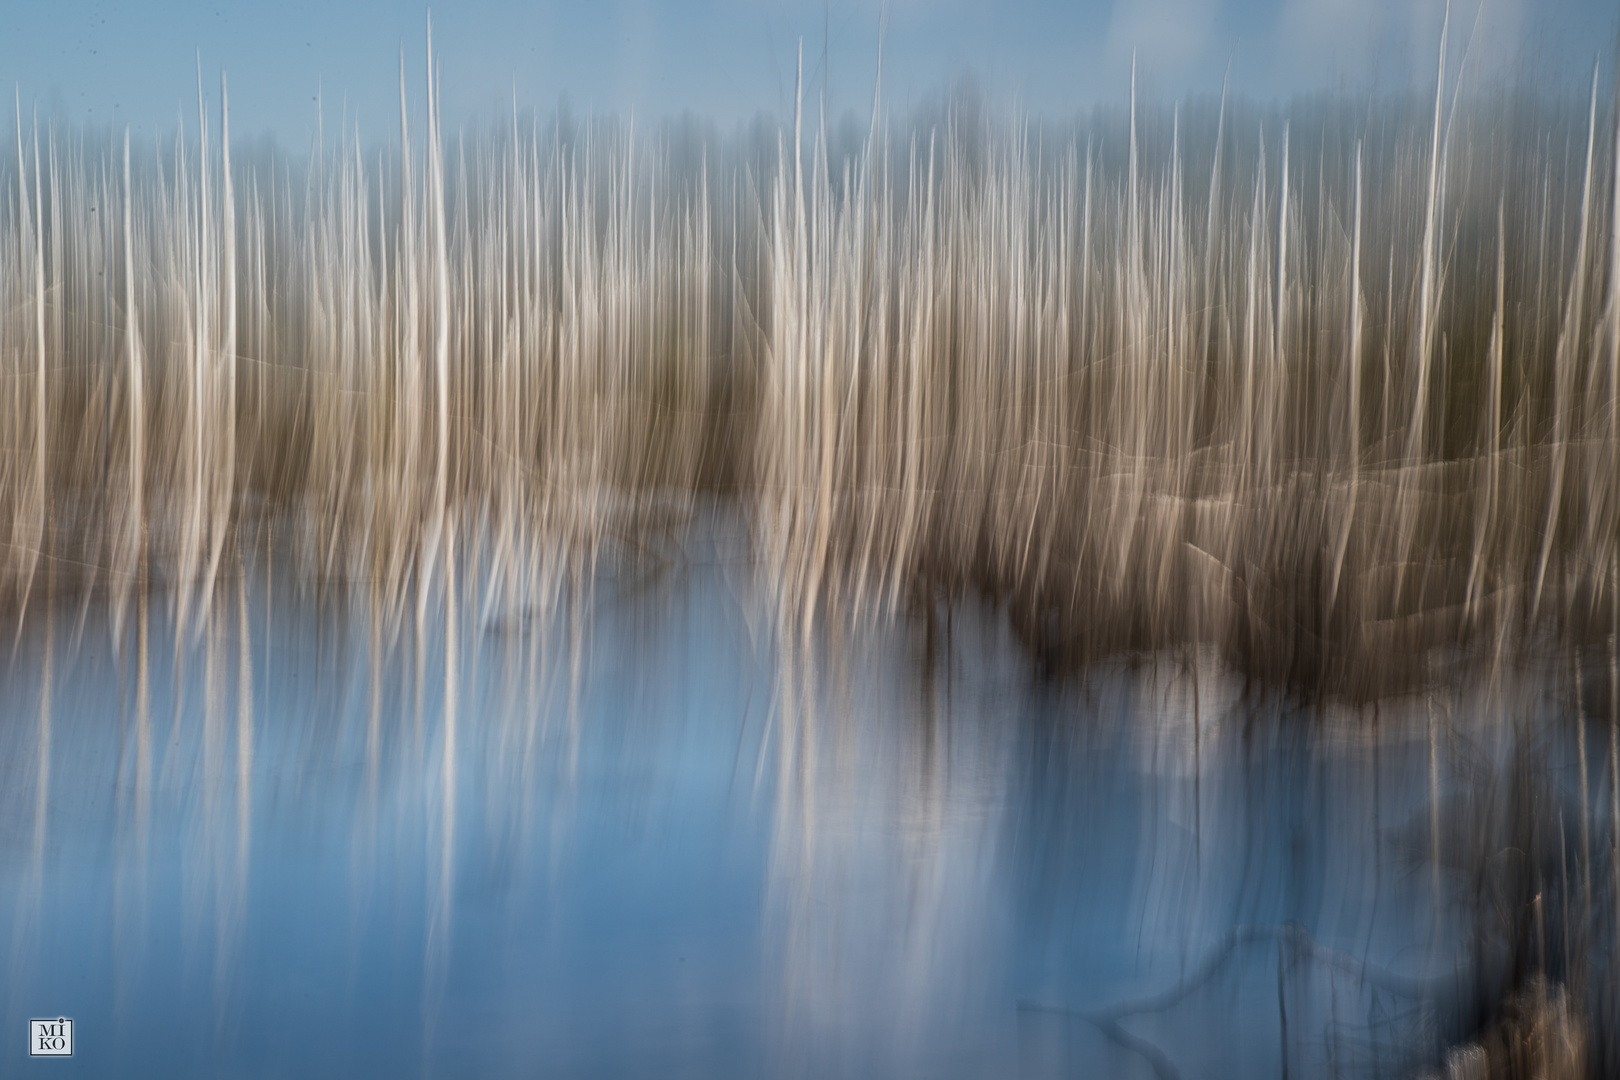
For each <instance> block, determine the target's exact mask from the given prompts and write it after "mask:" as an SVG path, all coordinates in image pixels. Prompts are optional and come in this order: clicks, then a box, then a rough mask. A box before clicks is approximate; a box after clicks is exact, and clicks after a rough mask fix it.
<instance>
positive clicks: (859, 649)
mask: <svg viewBox="0 0 1620 1080" xmlns="http://www.w3.org/2000/svg"><path fill="white" fill-rule="evenodd" d="M733 550H734V548H731V547H728V546H727V545H726V544H724V543H721V542H720V541H718V540H713V541H710V542H702V543H699V542H694V550H693V551H691V552H688V553H687V554H686V556H684V558H683V560H682V561H681V562H680V564H679V565H678V567H675V568H673V569H672V568H669V567H665V568H664V569H663V570H661V571H659V572H656V573H651V574H649V573H640V572H630V571H624V570H621V571H605V572H603V573H602V574H601V575H600V576H599V577H598V578H597V579H596V580H594V581H593V582H592V583H591V586H590V590H589V594H588V596H587V594H586V592H585V591H584V590H583V589H581V588H580V583H579V582H575V583H574V585H572V586H568V587H565V588H564V589H563V590H562V592H561V594H560V595H561V596H562V600H561V602H560V603H559V605H558V606H557V607H556V609H555V610H554V611H553V612H552V613H551V614H550V615H549V616H548V617H546V618H539V617H537V616H534V615H533V613H532V612H527V613H526V612H525V611H523V610H521V609H513V610H503V609H501V605H500V604H498V603H497V604H494V605H493V606H492V605H491V604H489V603H483V604H480V603H476V602H469V603H468V604H466V605H462V606H460V607H458V608H457V609H456V614H455V615H454V616H453V618H454V620H455V624H454V628H453V633H452V634H448V635H447V622H446V619H445V618H444V617H442V616H441V617H435V618H431V619H429V620H427V621H426V622H424V623H422V624H420V625H421V626H422V627H423V628H424V630H425V633H423V634H421V635H420V636H418V633H417V629H416V626H415V625H414V624H413V623H412V621H411V619H410V618H409V617H407V618H405V619H404V620H403V621H402V627H403V629H402V630H401V632H400V635H399V636H398V638H397V639H395V640H394V641H392V642H391V643H389V642H387V641H386V640H382V637H380V636H379V635H380V634H381V631H379V629H378V627H377V623H376V622H375V621H374V619H373V618H372V614H371V612H372V608H371V606H370V605H369V603H368V601H367V597H366V595H365V593H364V591H363V590H359V591H357V592H355V593H352V594H345V595H337V594H333V593H330V592H328V593H324V594H322V593H319V592H317V591H315V590H314V589H313V588H312V587H307V586H305V585H301V584H300V583H298V582H297V581H294V580H292V578H291V577H290V575H289V574H288V572H287V571H286V570H285V569H284V568H282V569H279V570H278V571H277V572H274V573H272V572H270V571H269V570H268V569H266V568H264V567H262V566H261V567H260V568H258V569H256V570H253V571H251V572H249V573H247V574H246V575H245V576H244V578H243V579H242V581H241V584H240V587H239V588H235V589H234V590H233V588H225V589H224V590H223V591H222V599H220V600H219V601H218V602H217V604H216V606H215V608H214V610H213V612H212V615H211V616H210V618H208V619H207V620H203V621H198V622H197V623H196V625H195V626H193V627H190V628H188V629H187V631H186V634H185V640H184V641H183V643H182V646H181V647H180V648H179V649H177V648H176V645H175V629H174V625H173V621H172V618H173V614H172V606H171V605H168V604H167V603H166V602H165V601H164V599H163V597H162V594H161V593H159V594H155V595H154V598H153V601H152V603H151V605H150V608H149V610H148V612H147V614H146V619H147V626H148V629H147V639H148V641H147V666H146V673H145V675H144V677H143V676H142V675H141V673H140V671H139V666H140V665H139V662H138V652H139V650H138V647H137V645H136V638H137V630H136V629H135V628H134V627H133V626H131V625H126V626H125V627H123V628H122V632H121V635H120V636H119V637H118V638H117V640H114V637H113V634H112V632H111V628H110V626H109V625H108V621H107V619H106V617H105V616H104V615H103V614H101V613H100V612H99V611H98V610H97V609H96V607H95V605H94V603H93V602H92V603H89V604H83V605H80V604H78V603H77V602H73V603H70V602H67V601H65V600H61V599H59V600H58V602H57V603H56V604H55V605H54V607H53V608H52V611H51V614H50V616H49V617H48V619H47V617H46V616H44V615H37V616H32V617H31V619H30V622H29V624H28V625H27V626H25V627H24V629H23V632H22V633H21V634H20V636H19V637H18V639H17V646H16V651H15V657H14V659H13V660H12V661H11V663H10V664H9V666H7V667H6V669H5V675H4V683H3V689H0V701H3V703H4V704H3V706H0V709H3V717H0V721H3V726H0V760H3V761H4V762H5V770H6V771H5V782H4V787H3V789H0V849H3V851H4V863H3V878H0V935H4V938H3V939H4V940H5V942H6V949H5V955H6V957H7V960H8V968H7V972H6V974H7V982H6V984H5V993H4V1002H5V1007H4V1013H3V1023H0V1040H3V1046H0V1054H3V1057H0V1060H3V1061H4V1062H5V1070H4V1071H5V1072H6V1073H7V1074H15V1075H32V1074H33V1073H34V1072H36V1071H45V1070H49V1071H51V1072H52V1075H53V1076H58V1075H59V1076H96V1077H145V1076H153V1077H165V1078H168V1077H192V1076H195V1077H283V1076H285V1077H293V1076H297V1077H369V1076H376V1077H397V1076H404V1075H428V1076H447V1077H448V1076H454V1077H518V1076H546V1077H573V1076H579V1077H584V1076H650V1075H658V1076H665V1077H669V1076H692V1077H727V1076H737V1077H744V1076H749V1077H752V1076H767V1075H768V1076H783V1077H829V1076H848V1077H906V1076H914V1077H952V1076H960V1077H981V1076H1026V1077H1045V1076H1071V1075H1094V1076H1095V1075H1109V1076H1118V1077H1131V1076H1154V1075H1158V1076H1164V1075H1170V1072H1167V1071H1166V1070H1171V1071H1172V1072H1175V1073H1177V1074H1180V1075H1201V1076H1221V1077H1237V1076H1243V1077H1263V1076H1280V1075H1283V1074H1284V1072H1285V1071H1286V1074H1287V1075H1289V1076H1296V1077H1297V1076H1326V1075H1382V1074H1399V1073H1402V1072H1407V1071H1410V1070H1411V1069H1413V1068H1415V1067H1417V1066H1418V1065H1420V1064H1421V1063H1423V1062H1425V1061H1429V1062H1432V1061H1436V1060H1438V1056H1439V1055H1440V1054H1441V1053H1442V1052H1443V1049H1444V1043H1445V1042H1446V1039H1447V1032H1448V1031H1453V1030H1454V1029H1456V1026H1457V1023H1458V1022H1459V1021H1458V1017H1459V1015H1460V1014H1459V1006H1458V1005H1457V1001H1458V1000H1459V994H1460V993H1461V991H1460V989H1459V988H1460V987H1461V986H1463V985H1464V984H1466V983H1467V982H1468V980H1469V979H1470V978H1472V974H1471V968H1470V965H1471V964H1473V963H1474V959H1473V958H1472V955H1473V954H1471V953H1470V952H1469V951H1468V950H1469V944H1468V938H1467V935H1466V932H1465V927H1464V919H1463V916H1462V914H1461V912H1462V907H1461V901H1460V900H1459V897H1460V896H1461V895H1462V893H1461V892H1460V891H1459V890H1461V889H1462V887H1463V886H1462V885H1461V884H1459V883H1457V882H1454V881H1453V880H1452V878H1451V876H1450V875H1442V874H1441V872H1440V870H1439V866H1440V864H1439V863H1436V862H1435V861H1434V860H1433V859H1430V858H1427V857H1426V852H1429V851H1431V850H1432V848H1431V846H1429V845H1430V842H1431V841H1432V840H1433V839H1434V837H1436V836H1438V835H1440V833H1439V831H1438V830H1439V829H1440V828H1441V826H1442V825H1445V827H1446V828H1447V829H1449V828H1451V825H1449V824H1446V823H1444V822H1442V821H1441V820H1440V818H1439V816H1437V815H1436V814H1435V813H1434V812H1433V810H1434V808H1435V807H1437V806H1439V805H1441V804H1440V803H1439V802H1436V801H1434V800H1431V798H1430V792H1431V791H1432V790H1436V789H1438V790H1440V791H1442V792H1453V793H1455V792H1457V791H1461V790H1462V789H1463V785H1464V782H1465V780H1467V777H1465V776H1464V774H1463V771H1462V770H1461V768H1460V767H1459V766H1458V765H1457V764H1456V763H1457V761H1459V760H1460V758H1459V753H1460V752H1459V751H1458V750H1457V745H1458V743H1459V741H1460V740H1463V739H1464V738H1466V740H1467V742H1468V746H1469V747H1471V750H1470V751H1469V752H1470V753H1472V754H1473V755H1474V756H1473V758H1472V759H1471V760H1473V761H1474V763H1475V765H1476V766H1477V765H1478V764H1479V763H1480V762H1489V761H1492V760H1501V759H1502V756H1503V749H1502V748H1503V747H1505V746H1507V745H1509V744H1510V743H1511V741H1512V730H1511V725H1510V724H1509V723H1508V721H1507V720H1506V719H1504V717H1506V716H1507V715H1508V714H1509V712H1510V710H1508V709H1507V708H1506V706H1501V707H1499V708H1498V707H1496V706H1493V707H1492V708H1493V709H1494V710H1495V711H1491V709H1484V707H1483V706H1481V708H1482V710H1483V711H1481V712H1480V713H1478V714H1477V716H1474V717H1473V718H1472V719H1470V720H1469V721H1468V724H1467V726H1466V729H1465V728H1464V726H1463V725H1462V724H1461V723H1460V722H1459V721H1458V720H1457V719H1456V718H1455V717H1448V716H1445V715H1442V716H1440V718H1439V719H1438V720H1436V719H1435V718H1434V706H1433V705H1432V703H1431V704H1430V705H1429V706H1428V707H1427V708H1425V707H1424V705H1423V703H1421V702H1419V703H1409V704H1408V706H1406V707H1400V706H1391V707H1389V708H1387V709H1385V710H1384V711H1383V712H1382V714H1381V715H1380V717H1379V718H1378V720H1377V721H1376V722H1377V724H1378V725H1380V726H1379V728H1378V730H1377V734H1376V737H1374V736H1373V735H1371V734H1370V733H1369V732H1370V728H1371V725H1372V724H1373V723H1374V721H1373V719H1372V718H1371V716H1370V714H1368V713H1365V712H1364V713H1362V714H1359V715H1355V714H1350V713H1339V712H1330V713H1329V715H1328V716H1326V717H1304V716H1302V715H1300V714H1297V713H1294V712H1291V711H1289V710H1287V709H1285V708H1284V707H1283V706H1282V705H1281V704H1279V703H1278V702H1276V701H1275V700H1272V699H1269V698H1266V697H1264V696H1262V695H1256V694H1253V693H1250V694H1249V695H1248V696H1245V689H1244V688H1243V687H1242V686H1241V685H1239V684H1237V683H1235V682H1234V681H1232V680H1231V679H1229V678H1226V677H1225V676H1223V675H1222V674H1221V667H1220V664H1219V663H1218V660H1217V658H1216V657H1214V656H1212V655H1208V654H1194V653H1191V652H1189V653H1185V654H1179V655H1164V656H1159V657H1149V658H1137V659H1136V660H1134V661H1132V662H1129V663H1127V662H1124V661H1122V662H1121V663H1120V664H1118V665H1116V666H1112V667H1109V668H1106V669H1099V670H1098V671H1096V672H1094V673H1093V674H1092V675H1091V676H1090V677H1088V678H1087V679H1086V680H1084V681H1083V682H1081V683H1078V684H1075V685H1071V686H1067V687H1064V688H1058V687H1055V686H1052V685H1050V684H1043V683H1041V682H1039V681H1038V680H1036V679H1033V678H1032V677H1031V675H1030V670H1029V666H1028V664H1027V662H1026V661H1025V659H1024V658H1023V657H1022V656H1021V654H1020V653H1019V651H1018V649H1017V648H1016V647H1015V645H1014V644H1013V643H1012V641H1011V640H1010V638H1009V637H1008V636H1007V635H1006V634H1005V633H1004V632H1003V631H1002V630H1001V629H1000V626H1001V624H1000V622H999V621H998V620H997V618H996V617H995V615H994V613H993V612H985V611H978V610H975V609H973V608H972V607H971V605H966V606H964V605H960V604H959V605H958V606H957V607H956V609H955V610H953V611H952V612H951V613H950V617H949V619H948V620H947V619H946V617H945V611H944V608H943V606H941V608H940V611H939V618H938V619H937V620H936V622H935V624H934V626H933V627H932V628H931V629H930V628H928V627H927V626H926V623H920V622H919V621H917V620H913V621H910V622H905V621H902V622H900V623H897V624H892V625H891V624H887V623H882V622H879V623H877V624H873V625H866V626H864V627H855V628H846V629H842V630H837V629H826V630H822V631H819V632H818V633H817V634H816V635H815V636H814V640H812V641H809V642H808V643H807V642H804V641H802V640H796V639H792V638H791V637H790V636H788V635H785V634H784V633H781V632H779V630H780V629H781V626H780V625H779V624H778V622H777V620H776V619H775V618H774V617H773V615H772V613H771V612H770V610H769V605H768V603H766V602H765V601H764V600H763V599H762V596H764V595H766V593H767V592H768V590H766V589H764V588H762V587H761V586H760V585H759V583H758V582H757V580H756V579H755V578H754V577H753V575H752V572H750V571H747V570H745V569H744V565H745V564H744V562H743V561H742V560H741V559H740V558H738V557H736V556H735V555H732V554H728V552H730V551H733ZM383 636H386V635H383ZM47 653H48V654H49V655H48V656H47ZM47 670H48V671H49V683H48V685H47V683H46V682H45V681H43V674H44V672H46V671H47ZM447 676H448V678H449V681H448V683H447ZM447 685H449V686H452V687H453V688H454V690H453V697H452V699H451V704H452V705H453V708H451V709H448V710H447V709H446V686H447ZM143 695H144V698H145V702H146V704H145V706H144V708H143V707H142V705H141V698H142V697H143ZM1453 696H1454V699H1455V701H1457V702H1459V703H1464V702H1474V703H1475V704H1478V702H1480V701H1486V700H1489V701H1494V702H1497V703H1498V705H1500V703H1501V702H1504V701H1507V700H1509V696H1510V695H1508V694H1507V692H1506V691H1503V690H1502V689H1501V688H1495V689H1493V690H1492V691H1491V692H1490V693H1489V694H1486V693H1485V692H1484V691H1480V692H1479V693H1472V694H1471V695H1470V693H1462V692H1459V693H1458V694H1456V695H1453ZM1524 700H1525V701H1528V702H1529V704H1527V705H1525V706H1524V708H1525V709H1530V710H1532V711H1533V710H1534V709H1535V708H1546V707H1548V706H1546V704H1545V703H1544V702H1543V703H1542V704H1541V705H1539V706H1538V705H1536V704H1535V702H1536V701H1537V700H1540V699H1536V698H1535V697H1534V696H1533V695H1531V696H1529V697H1527V698H1525V699H1524ZM1458 707H1461V706H1458ZM1515 707H1517V706H1515ZM1448 708H1451V707H1448ZM1453 711H1454V710H1453ZM1437 725H1439V726H1437ZM1437 732H1439V735H1438V736H1437V734H1436V733H1437ZM1600 759H1601V754H1600V753H1599V752H1598V751H1594V760H1595V761H1597V760H1600ZM1560 760H1562V759H1560ZM1592 768H1593V770H1594V771H1593V773H1592V775H1593V776H1594V777H1597V776H1598V770H1599V769H1600V765H1598V764H1594V765H1593V766H1592ZM1476 771H1477V770H1476ZM1469 775H1470V776H1472V775H1473V773H1470V774H1469ZM1593 798H1594V799H1595V798H1596V795H1594V796H1593ZM1447 835H1449V833H1448V834H1447ZM1211 958H1214V959H1213V960H1212V959H1211ZM1358 965H1361V966H1360V967H1358ZM1133 1001H1134V1002H1138V1003H1139V1004H1142V1005H1143V1006H1144V1007H1142V1008H1139V1009H1135V1010H1134V1011H1130V1012H1129V1013H1128V1014H1125V1013H1122V1012H1121V1011H1120V1010H1121V1009H1127V1010H1128V1009H1130V1004H1129V1003H1131V1002H1133ZM1111 1010H1112V1011H1111ZM42 1015H51V1016H56V1015H62V1016H70V1017H72V1018H73V1019H74V1021H75V1025H76V1039H77V1047H76V1054H75V1056H74V1058H73V1059H72V1060H71V1061H57V1062H54V1063H52V1064H49V1065H46V1064H45V1063H43V1062H40V1061H29V1060H27V1059H26V1055H25V1050H24V1047H25V1036H26V1030H27V1025H26V1020H27V1018H28V1017H30V1016H42Z"/></svg>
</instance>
